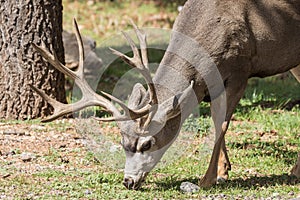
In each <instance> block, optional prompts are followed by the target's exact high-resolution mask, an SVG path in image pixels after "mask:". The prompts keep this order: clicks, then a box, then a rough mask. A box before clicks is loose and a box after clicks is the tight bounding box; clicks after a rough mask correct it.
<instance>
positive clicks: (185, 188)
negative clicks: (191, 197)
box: [180, 182, 200, 193]
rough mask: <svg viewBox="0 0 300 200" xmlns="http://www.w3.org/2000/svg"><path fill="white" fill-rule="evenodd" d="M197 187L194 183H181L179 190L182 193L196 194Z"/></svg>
mask: <svg viewBox="0 0 300 200" xmlns="http://www.w3.org/2000/svg"><path fill="white" fill-rule="evenodd" d="M199 189H200V188H199V186H198V185H196V184H194V183H190V182H182V183H181V185H180V190H181V191H182V192H187V193H194V192H198V191H199Z"/></svg>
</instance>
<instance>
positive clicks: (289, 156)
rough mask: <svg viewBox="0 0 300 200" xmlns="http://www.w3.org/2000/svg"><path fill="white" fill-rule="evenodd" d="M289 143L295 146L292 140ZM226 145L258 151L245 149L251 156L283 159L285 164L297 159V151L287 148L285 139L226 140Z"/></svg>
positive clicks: (290, 163) (291, 163) (292, 162)
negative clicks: (267, 140)
mask: <svg viewBox="0 0 300 200" xmlns="http://www.w3.org/2000/svg"><path fill="white" fill-rule="evenodd" d="M289 145H293V146H297V144H296V143H295V142H294V143H292V142H290V143H289ZM227 146H228V147H230V148H234V149H241V150H251V149H253V150H256V149H260V150H259V151H247V155H248V156H251V157H255V156H271V157H275V158H276V159H279V160H283V162H284V163H285V164H287V165H293V164H294V163H295V161H296V159H297V156H298V152H297V151H292V150H288V149H287V148H286V146H287V143H286V141H275V142H266V141H257V140H255V141H254V140H253V141H243V142H228V144H227Z"/></svg>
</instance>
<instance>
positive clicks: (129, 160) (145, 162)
mask: <svg viewBox="0 0 300 200" xmlns="http://www.w3.org/2000/svg"><path fill="white" fill-rule="evenodd" d="M166 149H167V148H163V149H160V150H156V151H152V152H144V153H141V152H136V153H131V152H126V164H125V170H124V181H123V185H124V186H125V187H126V188H127V189H134V190H137V189H139V188H140V187H141V185H142V184H143V182H144V181H145V179H146V177H147V175H148V174H149V172H150V171H151V170H152V169H153V168H154V167H155V166H156V164H157V163H158V162H159V161H160V159H161V158H162V156H163V154H164V153H165V151H166Z"/></svg>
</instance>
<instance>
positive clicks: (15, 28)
mask: <svg viewBox="0 0 300 200" xmlns="http://www.w3.org/2000/svg"><path fill="white" fill-rule="evenodd" d="M0 3H1V4H0V118H2V119H20V120H23V119H32V118H37V117H43V116H45V115H48V114H50V112H51V110H52V108H51V107H50V106H49V105H48V104H47V103H46V102H45V101H44V100H43V99H42V98H41V97H40V96H39V95H37V94H35V93H34V92H33V91H32V90H31V89H30V87H29V84H33V85H35V86H36V87H37V88H41V89H42V90H44V91H45V92H46V93H47V94H49V95H50V96H52V97H54V98H56V99H57V100H59V101H62V102H65V90H64V76H63V75H62V74H61V73H60V72H58V71H57V70H56V69H54V68H53V67H52V66H50V64H49V63H47V62H46V61H45V60H44V59H42V57H41V56H40V55H39V54H38V53H37V52H35V51H34V49H33V48H32V46H31V43H36V44H37V45H45V46H46V47H47V49H49V50H50V51H51V52H53V51H55V52H56V54H57V57H58V59H59V60H60V61H61V62H62V63H63V62H64V49H63V43H62V9H63V8H62V1H61V0H34V1H33V0H19V1H7V0H0Z"/></svg>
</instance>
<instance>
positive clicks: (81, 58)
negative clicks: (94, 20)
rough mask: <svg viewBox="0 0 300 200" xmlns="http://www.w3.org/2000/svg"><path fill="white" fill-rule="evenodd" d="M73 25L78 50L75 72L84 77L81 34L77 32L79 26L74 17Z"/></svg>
mask: <svg viewBox="0 0 300 200" xmlns="http://www.w3.org/2000/svg"><path fill="white" fill-rule="evenodd" d="M73 26H74V29H75V36H76V40H77V43H78V52H79V65H78V69H77V70H76V74H77V75H78V76H79V77H81V78H83V77H84V69H83V62H84V47H83V42H82V37H81V34H80V32H79V28H78V25H77V22H76V19H75V18H74V19H73Z"/></svg>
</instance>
